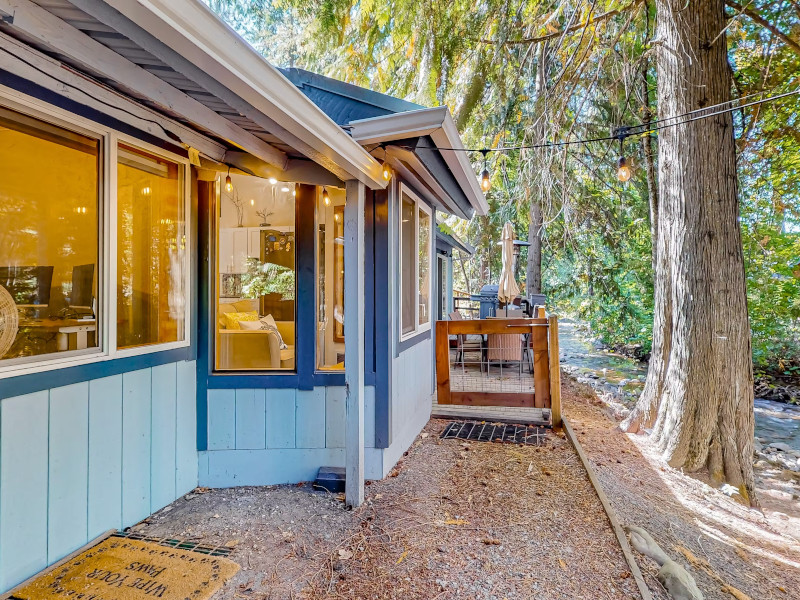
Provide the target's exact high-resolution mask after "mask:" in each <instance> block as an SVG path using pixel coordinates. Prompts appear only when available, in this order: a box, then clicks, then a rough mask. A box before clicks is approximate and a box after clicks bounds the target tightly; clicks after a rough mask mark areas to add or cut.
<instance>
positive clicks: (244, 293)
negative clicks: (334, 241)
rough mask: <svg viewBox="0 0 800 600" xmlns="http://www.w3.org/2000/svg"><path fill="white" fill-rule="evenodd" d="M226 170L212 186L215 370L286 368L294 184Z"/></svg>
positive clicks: (289, 364)
mask: <svg viewBox="0 0 800 600" xmlns="http://www.w3.org/2000/svg"><path fill="white" fill-rule="evenodd" d="M230 177H231V186H230V189H228V188H227V186H226V185H225V184H223V183H222V181H220V182H218V185H217V189H218V191H219V194H218V196H217V204H218V210H217V215H218V219H217V223H216V224H217V228H216V232H217V233H216V236H217V249H218V255H217V256H218V258H217V298H216V300H217V301H216V304H217V323H216V370H218V371H271V370H276V371H277V370H284V371H292V370H294V368H295V298H296V283H295V274H296V266H295V264H296V260H295V257H296V253H295V197H296V194H297V189H296V186H295V185H294V184H293V183H285V182H278V181H276V180H274V179H262V178H260V177H251V176H248V175H239V174H233V175H231V176H230Z"/></svg>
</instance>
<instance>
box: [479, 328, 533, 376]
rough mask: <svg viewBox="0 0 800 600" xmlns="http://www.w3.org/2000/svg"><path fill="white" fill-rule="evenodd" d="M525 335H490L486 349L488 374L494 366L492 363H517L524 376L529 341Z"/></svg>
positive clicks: (520, 372)
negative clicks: (523, 365) (523, 366)
mask: <svg viewBox="0 0 800 600" xmlns="http://www.w3.org/2000/svg"><path fill="white" fill-rule="evenodd" d="M527 337H528V336H525V335H519V334H510V333H490V334H489V336H488V341H487V348H486V373H487V374H488V373H489V369H490V367H491V365H492V361H495V362H498V363H500V364H501V365H502V364H503V363H508V362H515V363H517V367H518V369H519V374H520V375H522V364H523V363H527V362H528V360H527V358H528V356H529V352H528V350H529V349H528V347H527V346H528V341H527ZM531 368H532V366H531Z"/></svg>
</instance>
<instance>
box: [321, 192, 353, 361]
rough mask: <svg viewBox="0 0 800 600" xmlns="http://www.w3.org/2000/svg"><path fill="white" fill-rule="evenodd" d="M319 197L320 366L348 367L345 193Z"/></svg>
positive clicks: (329, 193)
mask: <svg viewBox="0 0 800 600" xmlns="http://www.w3.org/2000/svg"><path fill="white" fill-rule="evenodd" d="M327 191H328V195H329V197H330V204H326V203H325V202H324V201H323V199H322V195H321V194H319V193H318V198H317V307H318V310H317V315H318V317H317V367H318V368H319V369H331V370H335V369H343V368H344V303H345V298H344V204H345V197H346V195H345V191H344V190H342V189H337V188H327Z"/></svg>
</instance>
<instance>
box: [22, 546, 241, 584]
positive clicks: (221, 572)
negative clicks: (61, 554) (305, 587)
mask: <svg viewBox="0 0 800 600" xmlns="http://www.w3.org/2000/svg"><path fill="white" fill-rule="evenodd" d="M238 570H239V565H237V564H236V563H234V562H232V561H230V560H228V559H226V558H220V557H217V556H208V555H204V554H198V553H195V552H191V551H188V550H180V549H177V548H167V547H165V546H161V545H159V544H153V543H151V542H143V541H140V540H132V539H125V538H115V537H111V538H108V539H105V540H103V541H102V542H100V543H99V544H97V545H96V546H93V547H92V548H89V549H88V550H86V551H85V552H82V553H81V554H79V555H78V556H76V557H75V558H73V559H71V560H69V561H67V562H66V563H64V564H63V565H60V566H58V567H57V568H55V569H53V570H52V571H49V572H47V573H44V574H43V575H41V576H40V577H37V578H36V579H34V580H33V581H32V582H30V583H29V584H27V585H26V586H24V587H23V588H21V589H19V590H16V591H15V592H14V595H13V596H12V598H18V599H19V600H55V599H57V598H58V599H64V598H71V599H74V600H78V599H81V600H145V599H148V600H149V599H152V598H161V599H163V600H207V599H208V598H210V597H211V596H212V595H213V594H214V592H216V591H217V590H218V589H219V588H220V587H222V584H224V583H225V582H226V581H227V580H228V579H230V578H231V577H233V576H234V575H235V574H236V572H237V571H238Z"/></svg>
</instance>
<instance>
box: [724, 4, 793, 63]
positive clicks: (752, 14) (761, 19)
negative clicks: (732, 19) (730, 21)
mask: <svg viewBox="0 0 800 600" xmlns="http://www.w3.org/2000/svg"><path fill="white" fill-rule="evenodd" d="M725 4H726V5H728V6H729V7H731V8H732V9H733V10H735V11H737V12H738V13H743V14H745V15H747V16H748V17H750V20H751V21H753V22H754V23H757V24H759V25H761V26H762V27H763V28H764V29H766V30H767V31H770V32H772V33H773V34H774V35H775V37H777V38H779V39H780V40H781V41H782V42H783V43H784V44H786V45H787V46H789V47H790V48H791V49H792V50H794V51H795V52H796V53H797V54H800V44H799V43H797V42H796V41H795V40H793V39H792V38H790V37H789V36H788V35H786V34H785V33H783V32H782V31H781V30H780V29H778V28H777V27H775V25H773V24H772V23H770V22H769V21H767V20H766V19H765V18H764V17H762V16H761V15H760V14H758V13H757V12H756V11H754V10H753V9H752V8H748V7H746V6H742V5H741V4H739V3H738V2H734V1H733V0H725Z"/></svg>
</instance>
